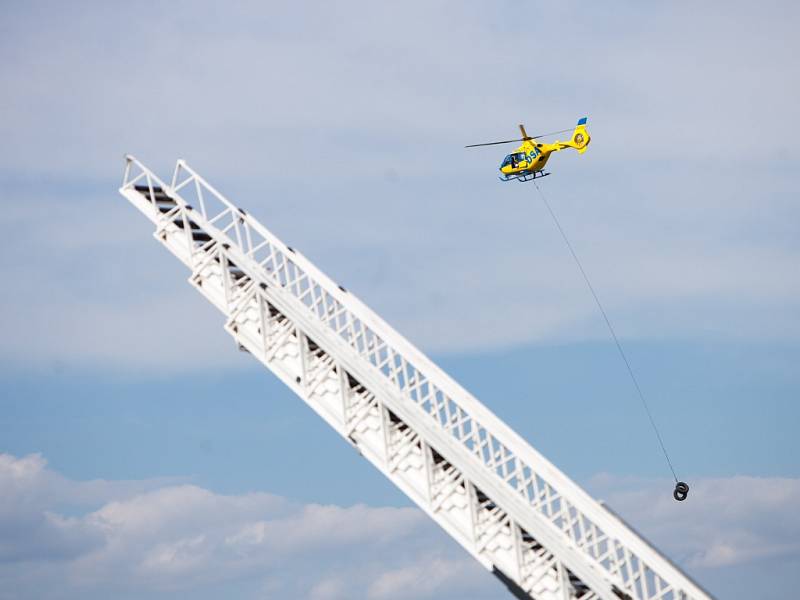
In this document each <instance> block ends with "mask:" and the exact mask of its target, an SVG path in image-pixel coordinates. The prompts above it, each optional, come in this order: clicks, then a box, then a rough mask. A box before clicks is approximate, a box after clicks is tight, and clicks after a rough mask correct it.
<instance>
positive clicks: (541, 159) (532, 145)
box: [465, 117, 592, 181]
mask: <svg viewBox="0 0 800 600" xmlns="http://www.w3.org/2000/svg"><path fill="white" fill-rule="evenodd" d="M586 121H587V118H586V117H582V118H580V119H578V124H577V125H576V126H575V129H564V130H562V131H554V132H553V133H544V134H542V135H533V136H530V135H528V133H527V132H526V131H525V126H524V125H520V126H519V130H520V132H522V137H521V138H520V139H516V140H503V141H502V142H487V143H484V144H470V145H469V146H465V148H476V147H478V146H496V145H498V144H511V143H514V142H522V145H521V146H520V147H519V148H517V149H516V150H514V152H512V153H511V154H509V155H508V156H506V157H505V158H504V159H503V162H502V163H500V172H501V173H502V175H501V176H500V181H513V180H517V181H533V180H534V179H539V178H540V177H546V176H547V175H550V173H549V172H547V171H545V170H544V166H545V165H546V164H547V160H548V159H549V158H550V155H551V154H552V153H553V152H558V151H560V150H565V149H566V148H575V149H576V150H577V151H578V154H583V153H584V152H586V147H587V146H588V145H589V142H590V141H591V140H592V138H591V137H590V136H589V132H588V131H586ZM568 131H572V137H571V138H570V140H569V141H568V142H559V141H558V140H556V141H555V142H554V143H552V144H543V143H539V142H534V141H533V140H538V139H540V138H543V137H547V136H550V135H556V134H559V133H566V132H568Z"/></svg>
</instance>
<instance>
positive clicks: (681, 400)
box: [0, 2, 800, 600]
mask: <svg viewBox="0 0 800 600" xmlns="http://www.w3.org/2000/svg"><path fill="white" fill-rule="evenodd" d="M5 13H6V15H5V18H4V19H3V20H2V22H1V23H0V33H1V34H2V35H0V56H1V57H2V60H1V62H0V138H2V139H3V144H0V189H1V190H2V191H0V203H2V211H0V222H2V225H3V229H4V232H5V234H4V235H5V240H6V248H7V251H6V252H4V253H2V255H0V276H1V277H2V280H3V281H4V288H3V289H4V291H5V293H4V294H3V297H2V299H0V327H1V328H2V331H3V335H2V336H0V492H3V493H2V494H0V495H2V498H3V499H2V500H0V598H71V597H78V596H80V597H82V598H105V597H109V596H114V597H120V598H126V597H130V598H134V597H135V598H178V597H185V595H186V594H187V593H191V594H192V595H193V596H194V597H199V598H203V597H208V598H211V597H219V596H220V595H226V596H237V597H241V598H259V599H261V598H289V597H291V598H309V599H316V600H324V599H335V598H354V597H364V598H376V599H377V598H395V597H404V598H420V599H423V598H433V597H435V598H439V599H444V600H448V599H449V598H470V597H474V598H476V599H477V598H489V597H502V594H503V592H502V589H501V588H500V587H499V586H498V584H497V583H496V582H495V581H494V580H493V578H492V577H491V576H490V575H488V574H486V573H484V572H483V571H482V569H481V568H480V567H479V566H478V565H477V564H473V561H472V560H471V559H470V558H469V557H468V556H467V555H466V554H465V553H464V552H463V551H461V550H460V549H459V548H458V547H456V546H455V544H453V543H452V542H450V541H449V540H448V539H447V538H446V536H444V534H441V533H440V532H438V531H437V530H436V528H435V527H434V526H433V525H432V524H431V523H428V522H427V520H426V519H425V518H424V517H423V516H422V515H421V513H419V512H418V511H416V510H415V509H413V508H412V507H410V505H409V503H408V502H407V501H406V500H405V498H404V497H403V496H402V495H401V494H400V493H399V492H397V491H396V490H395V489H394V488H393V487H392V486H391V484H390V483H389V482H388V481H386V480H385V479H383V477H382V476H380V475H379V474H378V473H376V472H374V471H373V470H372V468H371V467H370V466H369V465H368V464H367V463H365V462H364V461H363V460H362V459H361V458H360V457H359V456H358V455H357V453H356V452H354V451H353V450H352V449H351V448H350V446H349V445H347V444H346V443H344V442H342V441H341V440H340V439H339V438H338V437H337V436H336V435H335V434H334V433H333V432H331V431H329V430H328V429H327V428H326V426H325V425H324V423H323V422H322V421H321V420H319V419H318V418H317V417H316V416H315V415H314V414H313V412H312V411H310V410H308V409H307V408H306V407H305V406H304V405H303V404H302V402H300V401H299V400H298V399H296V398H295V397H294V396H293V395H292V394H291V393H290V392H289V391H288V390H286V389H284V388H283V387H282V385H281V384H279V382H278V381H277V380H276V379H275V378H274V377H272V375H271V374H270V373H269V372H268V371H266V370H264V369H263V368H261V367H260V366H259V365H258V364H256V363H255V362H254V361H253V360H252V359H251V358H250V357H249V356H247V355H245V354H241V353H239V352H237V351H236V349H235V347H234V345H233V343H232V342H231V340H230V338H229V336H228V335H227V334H226V333H225V332H224V331H223V330H222V327H221V325H222V323H223V319H222V316H221V315H220V314H218V313H217V312H216V311H215V310H214V309H213V308H212V307H211V306H210V305H208V304H207V303H206V302H205V300H203V299H202V298H201V297H200V296H198V295H197V294H196V293H194V292H193V290H192V289H191V288H190V287H189V286H188V285H187V284H186V277H187V273H186V272H185V271H184V269H183V267H182V266H181V265H180V264H179V263H178V262H177V261H175V260H174V259H173V258H172V257H171V256H169V255H168V253H166V252H164V250H163V249H162V248H160V247H159V245H158V244H156V243H155V242H154V241H153V240H152V238H151V237H150V235H151V229H150V226H149V225H148V223H147V222H146V221H145V220H144V219H142V218H141V217H140V216H139V215H138V213H136V212H135V211H134V210H133V209H132V207H130V206H129V205H127V204H126V203H125V201H124V200H123V199H122V198H121V197H120V196H119V195H118V194H117V192H116V188H117V187H118V185H119V182H120V180H121V176H122V168H123V160H122V157H123V155H124V154H125V153H127V152H130V153H133V154H136V155H137V156H138V157H139V158H141V159H142V160H143V161H144V162H145V163H146V164H148V165H150V166H151V167H152V168H154V169H155V170H156V171H157V172H158V173H160V174H161V175H162V177H166V176H167V175H168V174H169V172H170V171H171V169H172V166H173V164H174V160H175V159H176V158H178V157H181V158H185V159H187V160H188V161H189V162H190V164H192V166H194V167H195V168H196V169H197V170H198V171H200V172H201V173H202V174H203V175H204V176H205V177H206V178H207V179H209V180H210V181H211V182H212V183H213V184H214V185H215V186H216V187H217V188H219V189H220V190H221V191H222V192H223V193H225V194H226V195H227V196H228V197H229V198H231V199H234V200H235V202H236V203H237V204H239V205H241V206H243V207H246V208H247V210H248V211H249V212H251V213H252V214H254V215H255V216H256V217H257V218H259V219H260V220H261V221H262V222H264V223H265V224H266V225H267V227H269V228H270V229H271V230H272V231H274V232H275V233H276V234H277V235H278V236H280V237H281V238H282V239H284V240H285V241H286V242H288V243H290V244H291V245H292V246H295V247H297V248H300V249H302V251H303V253H304V254H305V255H306V256H308V257H309V258H311V260H313V261H314V262H316V263H317V264H318V265H319V266H320V267H321V268H322V269H323V270H324V271H326V272H327V273H328V274H330V275H331V276H332V277H333V279H335V280H336V281H340V282H342V283H343V284H344V285H345V286H346V287H347V288H348V289H349V290H350V291H352V292H353V293H355V294H356V295H358V296H359V297H360V298H361V299H363V300H364V301H365V302H366V303H367V304H369V305H370V306H371V307H372V308H374V309H375V310H376V311H377V312H378V313H380V314H381V315H382V316H383V317H384V318H385V319H386V320H387V321H388V322H389V323H390V324H392V325H393V326H394V327H395V328H397V329H398V330H399V331H400V332H401V333H403V334H404V335H405V336H406V337H408V338H409V339H410V340H411V341H412V342H413V343H415V344H417V345H419V346H420V347H421V348H422V349H423V350H424V351H425V352H426V353H428V354H430V355H431V356H432V357H433V358H434V359H435V360H436V361H437V362H438V363H439V364H440V365H441V366H442V367H444V369H445V370H446V371H447V372H448V373H450V374H451V375H453V376H454V377H455V378H456V379H457V380H458V381H459V382H460V383H462V384H463V385H464V386H465V387H466V388H467V389H469V390H470V391H471V392H473V393H474V394H475V395H476V396H477V397H478V398H480V399H481V400H482V401H483V402H484V403H485V404H487V405H488V406H489V407H490V408H491V409H492V410H494V411H495V412H496V413H497V414H498V415H499V416H500V417H501V418H503V419H504V420H505V421H507V422H508V423H509V424H510V425H511V426H512V427H513V428H514V429H516V430H517V431H518V432H519V433H521V434H522V435H523V437H525V438H526V439H527V440H529V441H530V442H531V443H532V444H533V445H534V446H535V447H536V448H538V449H539V450H541V451H542V452H543V453H544V454H545V455H546V456H547V457H548V458H550V459H551V460H552V461H553V462H555V463H556V464H557V465H558V466H559V467H560V468H562V469H563V470H564V471H565V472H566V473H567V474H568V475H570V476H571V477H573V478H574V479H575V480H577V481H578V482H579V483H581V484H583V485H585V486H586V487H587V488H588V489H589V490H590V491H591V492H592V493H593V494H595V495H596V496H598V497H602V498H604V499H605V500H607V501H608V502H609V504H610V505H611V506H613V507H614V508H615V509H616V510H617V511H618V512H620V513H621V514H622V515H623V516H625V518H627V519H628V520H630V521H631V522H632V523H633V524H634V525H635V526H636V527H637V528H638V529H640V530H641V531H643V532H644V533H645V534H646V535H647V536H648V537H650V538H651V539H653V541H654V542H656V544H657V545H658V546H659V547H661V548H662V549H663V550H664V551H665V552H667V553H668V554H669V555H670V556H671V557H672V558H673V559H674V560H676V561H677V562H679V563H680V564H681V565H682V566H683V567H684V568H685V569H686V570H687V571H689V572H690V573H691V574H692V575H693V576H695V577H696V578H697V579H698V580H699V581H700V582H701V583H703V584H704V585H705V586H706V587H707V588H709V589H710V590H711V591H712V592H714V593H715V594H716V595H718V596H719V597H721V598H752V597H759V598H778V597H783V596H784V591H785V590H786V589H792V588H793V586H794V587H796V586H797V585H798V584H800V580H799V579H798V573H800V569H799V568H798V567H800V546H798V543H797V539H800V520H798V516H797V514H798V511H797V509H796V507H797V506H798V505H799V504H800V460H798V456H800V443H798V441H797V436H796V427H797V424H798V422H800V404H798V399H800V398H799V397H798V396H800V369H798V368H797V365H798V364H799V363H800V303H799V302H798V297H799V295H800V269H798V261H799V260H800V243H799V240H800V225H798V223H800V208H798V202H797V199H798V197H797V192H796V187H795V183H794V181H793V179H792V177H793V175H794V174H795V173H796V171H797V166H798V159H800V156H798V149H797V145H796V144H795V143H794V142H793V136H792V134H791V120H792V118H793V115H794V113H795V112H796V107H797V105H798V91H799V90H800V81H798V79H800V78H799V77H798V71H797V68H796V65H795V59H794V57H795V56H796V55H797V53H798V50H800V48H798V42H797V40H796V36H795V35H794V31H793V24H794V23H796V22H797V17H798V14H797V13H798V8H797V7H796V6H795V4H794V3H789V2H766V3H759V4H758V5H757V6H756V5H753V4H752V3H745V2H726V3H721V2H720V3H717V2H709V3H704V4H703V5H702V6H697V5H695V4H690V3H672V4H669V5H664V6H649V5H644V4H639V3H627V2H619V3H615V4H613V5H611V6H608V5H604V6H602V7H600V6H597V7H595V6H587V5H579V4H577V3H564V4H562V5H560V6H558V7H552V6H550V5H544V4H541V5H537V4H535V3H534V4H530V3H529V4H527V5H525V6H524V7H522V6H520V5H519V3H493V4H491V5H485V4H484V3H479V2H459V3H454V2H441V3H422V2H406V3H403V4H402V6H401V5H397V6H387V5H384V4H379V3H360V2H343V3H335V4H333V3H307V4H304V5H302V6H300V5H297V6H294V5H285V4H276V3H255V2H254V3H246V2H242V3H229V4H226V5H225V7H224V8H223V7H221V6H215V5H213V4H210V3H203V2H199V3H196V2H193V3H188V2H186V3H181V2H175V3H170V4H169V5H163V6H162V5H160V4H157V3H145V4H143V5H139V6H136V7H134V6H131V5H129V4H123V3H113V2H112V3H78V4H76V5H74V6H70V7H69V8H68V9H67V8H64V7H62V5H61V4H58V3H30V4H27V5H25V6H17V7H14V8H8V9H7V10H6V11H5ZM583 115H588V116H589V128H590V131H591V133H592V136H593V142H592V146H591V147H590V149H589V151H588V152H587V153H586V154H584V155H582V156H577V155H575V154H570V153H563V154H562V155H557V156H555V157H554V158H553V161H552V164H551V167H552V171H553V172H554V175H553V176H552V177H549V178H547V179H546V180H544V181H543V183H542V186H543V189H544V190H545V193H546V194H547V196H548V198H549V199H550V202H551V203H552V205H553V207H554V208H555V210H556V211H557V213H558V214H559V217H560V218H561V222H562V224H563V225H564V227H565V228H566V230H567V231H568V233H569V234H570V236H571V238H572V242H573V244H574V246H575V248H576V250H577V252H578V253H579V254H580V256H581V257H582V259H583V262H584V266H585V267H586V269H587V271H588V272H589V274H590V276H591V277H592V279H593V283H594V285H595V288H596V289H597V291H598V293H599V295H600V297H601V298H602V299H603V301H604V304H605V306H606V309H607V311H608V313H609V316H610V317H611V319H612V321H613V323H614V324H615V326H616V329H617V331H618V333H619V335H620V337H621V338H622V341H623V343H624V345H625V347H626V349H627V352H628V355H629V357H630V358H631V361H632V363H633V366H634V368H635V370H636V372H637V374H638V376H639V379H640V382H641V383H642V386H643V388H644V390H645V393H646V395H647V397H648V398H649V400H650V403H651V405H652V408H653V411H654V413H655V416H656V419H657V420H658V422H659V424H660V425H661V427H662V430H663V433H664V437H665V441H666V443H667V446H668V448H669V450H670V452H671V454H672V457H673V460H674V462H675V464H676V467H677V469H678V472H679V474H680V475H681V476H684V477H685V478H686V479H687V480H689V481H690V483H692V485H693V488H692V489H693V491H692V495H691V496H690V501H689V502H687V503H684V504H681V505H678V504H677V503H674V502H672V501H671V499H670V496H669V492H670V483H669V477H668V475H669V473H668V471H667V470H666V467H665V465H664V462H663V459H662V458H661V457H660V455H659V451H658V447H657V445H656V443H655V441H654V439H653V436H652V433H651V431H650V430H649V427H648V424H647V421H646V417H645V415H644V414H643V412H642V409H641V407H640V405H639V404H638V401H637V400H636V397H635V396H634V393H633V390H632V389H631V386H630V382H629V380H628V379H627V376H626V373H625V371H624V366H623V365H622V364H621V362H620V361H619V358H618V356H617V355H616V353H615V349H614V347H613V345H612V343H611V342H610V341H609V339H608V336H607V332H606V331H605V330H604V325H603V322H602V319H601V317H600V315H599V314H598V313H597V310H596V307H595V306H594V305H593V303H592V299H591V296H590V295H589V294H588V292H587V290H586V289H585V287H584V285H583V282H582V280H581V279H580V275H579V273H578V272H577V271H576V269H575V267H574V265H573V264H572V263H571V259H570V257H569V254H568V252H567V250H566V248H565V247H564V246H563V243H562V242H561V240H560V238H559V237H558V233H557V231H555V230H554V227H553V225H552V222H551V221H550V220H549V217H548V215H547V213H546V210H545V209H544V207H543V206H542V205H541V203H540V202H539V200H538V198H537V196H536V195H535V190H534V189H533V188H532V187H531V186H529V185H516V184H515V185H502V184H500V183H499V182H498V181H497V180H496V166H497V163H498V162H499V161H500V159H501V158H502V152H503V150H502V149H501V150H497V149H496V148H495V149H492V148H488V149H476V150H472V151H466V150H463V146H464V145H465V144H469V143H475V142H480V141H488V140H492V139H504V138H507V137H512V136H513V134H514V132H515V128H516V124H517V123H520V122H524V123H525V124H526V126H527V128H528V131H531V132H533V131H536V132H540V131H551V130H556V129H561V128H564V127H569V126H570V125H572V124H573V122H574V121H575V119H576V118H578V117H580V116H583ZM176 507H180V510H178V509H177V508H176ZM176 510H177V511H178V512H177V513H176ZM288 531H296V532H297V535H296V536H295V537H296V538H297V541H296V542H294V543H293V544H288V545H285V544H284V545H281V544H276V542H275V540H276V539H282V538H284V537H286V536H287V533H286V532H288ZM319 531H326V532H330V535H329V536H326V537H325V539H322V538H320V537H319V536H318V533H315V532H319ZM375 531H378V532H380V533H379V534H374V532H375ZM210 565H213V568H211V567H210ZM310 566H311V567H310ZM442 573H444V575H442Z"/></svg>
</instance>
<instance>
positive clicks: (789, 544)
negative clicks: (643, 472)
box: [589, 475, 800, 569]
mask: <svg viewBox="0 0 800 600" xmlns="http://www.w3.org/2000/svg"><path fill="white" fill-rule="evenodd" d="M589 488H590V489H591V490H592V491H594V492H595V493H596V494H599V495H600V496H601V497H604V498H606V500H607V501H608V503H609V506H610V507H611V508H612V509H614V510H615V511H616V512H618V513H620V514H622V515H624V517H625V518H626V519H627V520H629V521H630V522H631V523H632V524H633V525H634V526H635V527H636V528H637V529H639V530H640V531H642V532H643V533H644V534H645V535H646V536H647V537H648V538H650V539H651V540H652V541H653V542H654V543H655V544H656V546H657V547H659V548H662V549H663V550H664V551H666V552H667V553H668V554H669V555H670V556H673V557H676V558H677V559H678V560H680V561H681V562H682V563H684V564H686V565H688V566H689V567H692V568H696V569H712V568H722V567H731V568H735V567H736V566H738V565H742V564H745V563H750V562H754V561H759V560H761V559H768V558H769V559H780V558H787V557H788V558H791V559H792V560H794V561H798V560H800V511H798V510H797V507H798V506H800V480H798V479H789V478H777V477H773V478H769V477H747V476H737V477H729V478H703V479H697V480H695V481H692V482H691V489H690V492H689V498H688V499H687V500H686V501H684V502H680V503H679V502H675V501H674V500H673V499H672V495H671V484H670V482H669V481H654V480H643V479H637V478H622V477H615V476H611V475H598V476H596V477H595V478H594V479H593V480H592V481H591V482H590V485H589Z"/></svg>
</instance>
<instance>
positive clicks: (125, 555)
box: [0, 454, 800, 600]
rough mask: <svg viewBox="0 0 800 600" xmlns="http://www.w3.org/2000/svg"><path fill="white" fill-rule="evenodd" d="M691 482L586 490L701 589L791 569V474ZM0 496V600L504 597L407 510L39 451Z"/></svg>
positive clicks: (4, 462)
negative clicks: (244, 489) (75, 463)
mask: <svg viewBox="0 0 800 600" xmlns="http://www.w3.org/2000/svg"><path fill="white" fill-rule="evenodd" d="M691 485H692V487H691V491H690V495H689V499H688V500H687V501H686V502H683V503H677V502H675V501H674V500H673V499H672V497H671V494H670V492H671V486H670V484H669V482H666V481H654V480H641V479H636V478H630V477H628V478H624V477H616V476H612V475H606V474H604V475H598V476H596V477H594V478H593V479H592V480H591V481H590V483H589V486H588V488H589V489H590V490H591V491H593V492H594V493H596V494H597V495H599V496H601V497H603V498H605V499H606V500H607V501H608V502H609V505H610V506H611V507H612V508H613V509H614V510H615V511H616V512H618V513H619V514H621V515H622V516H623V517H624V518H625V519H627V520H628V521H629V522H631V524H632V525H633V526H635V527H636V528H637V529H639V530H640V531H642V532H643V533H644V535H646V536H647V537H648V538H649V539H650V540H652V541H653V542H654V543H655V544H656V545H657V547H659V548H660V549H661V550H662V551H664V552H665V553H666V554H667V555H668V556H670V557H671V558H673V559H674V560H676V561H677V562H678V563H679V564H682V565H683V566H684V568H688V569H689V571H690V572H691V573H694V574H695V575H696V576H697V577H698V578H699V579H700V581H701V582H705V581H706V580H707V579H711V580H712V581H713V580H714V578H715V577H716V578H717V579H720V578H723V579H725V580H728V579H730V577H731V575H732V574H733V573H737V572H739V570H741V569H742V568H745V569H747V568H749V567H750V566H751V565H752V566H754V567H758V565H761V564H763V561H765V560H772V561H778V562H780V561H788V564H792V563H794V564H797V561H798V560H800V544H799V543H798V541H797V540H798V539H800V518H798V512H797V510H796V509H797V506H799V505H800V480H797V479H787V478H783V479H780V478H755V477H744V476H740V477H731V478H716V479H698V480H692V481H691ZM0 490H1V491H2V494H0V532H2V535H0V540H2V542H0V598H4V597H6V596H8V595H10V594H12V591H13V594H14V597H17V598H41V597H48V598H56V597H74V596H76V595H80V596H81V597H84V598H101V597H109V596H115V597H127V596H125V595H126V594H133V596H135V597H138V598H142V597H148V598H160V597H162V595H163V596H164V597H169V596H170V595H173V594H186V593H188V592H191V593H192V595H193V596H196V597H215V596H214V594H219V593H221V594H223V595H225V594H226V593H227V594H229V593H230V591H231V590H240V591H241V594H240V595H239V597H242V598H265V597H266V598H288V597H291V598H309V599H311V600H335V599H338V598H355V597H359V598H369V599H370V600H392V599H394V598H408V599H419V600H423V599H429V598H438V599H441V600H444V599H449V598H453V599H455V598H459V599H464V598H468V599H475V600H478V599H479V598H485V597H489V596H492V595H496V594H498V593H500V590H501V589H502V588H501V587H499V586H500V584H499V583H498V582H496V581H495V580H494V578H493V577H492V576H491V575H490V574H488V573H487V572H486V571H485V570H484V569H483V568H482V567H481V566H479V564H478V563H477V562H476V561H473V560H472V559H470V558H469V557H468V556H467V555H466V554H465V553H463V552H462V551H461V550H458V549H457V548H456V547H455V544H454V543H453V542H451V541H450V540H449V539H448V538H447V537H446V536H445V534H444V533H442V532H440V531H439V530H438V529H437V528H436V526H435V525H434V524H433V523H432V522H430V521H429V520H428V519H427V517H425V516H424V515H423V514H422V513H421V512H420V511H418V510H417V509H411V508H390V507H369V506H364V505H355V506H351V507H339V506H331V505H317V504H308V505H302V504H298V503H295V502H291V501H288V500H286V499H284V498H281V497H279V496H275V495H272V494H267V493H248V494H241V495H222V494H217V493H214V492H211V491H209V490H206V489H203V488H200V487H198V486H195V485H189V484H180V483H176V482H173V481H165V480H151V481H141V482H103V481H94V482H81V481H72V480H69V479H66V478H64V477H62V476H61V475H59V474H58V473H56V472H54V471H52V470H51V469H48V468H47V466H46V463H45V461H44V459H43V458H42V457H41V456H38V455H29V456H25V457H21V458H18V457H15V456H12V455H9V454H1V455H0ZM68 505H69V506H72V507H73V508H72V509H70V514H65V513H64V512H63V511H64V508H65V507H66V506H68ZM76 508H80V510H76ZM767 587H769V586H767ZM713 589H714V588H712V591H713ZM765 589H766V588H765ZM226 590H227V591H226ZM740 593H742V594H744V593H745V592H740ZM765 594H766V592H765ZM216 597H218V596H216ZM731 597H736V596H731ZM741 597H742V598H744V597H746V596H741ZM765 597H767V596H765ZM775 597H777V596H775Z"/></svg>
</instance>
